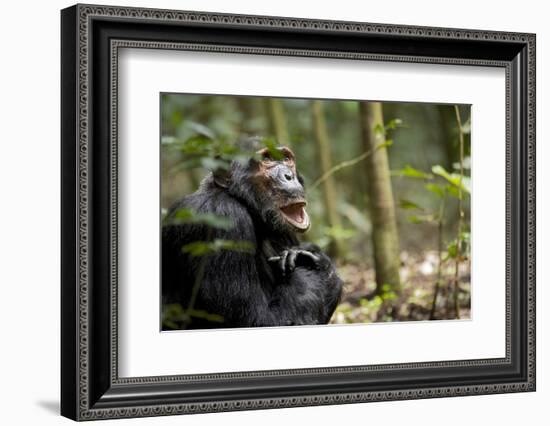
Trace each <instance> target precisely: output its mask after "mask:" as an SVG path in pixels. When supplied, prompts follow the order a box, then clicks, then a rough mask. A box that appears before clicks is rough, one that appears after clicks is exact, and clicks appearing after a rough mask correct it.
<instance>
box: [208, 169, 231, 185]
mask: <svg viewBox="0 0 550 426" xmlns="http://www.w3.org/2000/svg"><path fill="white" fill-rule="evenodd" d="M212 176H213V177H214V182H215V183H216V185H218V186H219V187H220V188H227V187H228V186H229V184H230V183H231V171H230V170H225V169H222V168H221V167H218V168H217V169H216V170H214V171H213V172H212Z"/></svg>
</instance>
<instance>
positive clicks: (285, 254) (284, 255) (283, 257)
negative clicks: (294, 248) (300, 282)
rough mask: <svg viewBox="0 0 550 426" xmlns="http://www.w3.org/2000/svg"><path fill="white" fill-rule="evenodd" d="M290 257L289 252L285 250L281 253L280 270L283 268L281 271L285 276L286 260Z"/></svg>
mask: <svg viewBox="0 0 550 426" xmlns="http://www.w3.org/2000/svg"><path fill="white" fill-rule="evenodd" d="M287 257H288V250H285V251H283V252H282V253H281V260H279V268H281V271H283V275H285V273H286V270H285V266H286V258H287Z"/></svg>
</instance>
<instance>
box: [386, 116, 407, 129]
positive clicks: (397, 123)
mask: <svg viewBox="0 0 550 426" xmlns="http://www.w3.org/2000/svg"><path fill="white" fill-rule="evenodd" d="M402 125H403V120H401V119H400V118H393V119H391V120H390V121H388V122H387V123H386V126H385V127H386V130H395V129H397V128H398V127H401V126H402Z"/></svg>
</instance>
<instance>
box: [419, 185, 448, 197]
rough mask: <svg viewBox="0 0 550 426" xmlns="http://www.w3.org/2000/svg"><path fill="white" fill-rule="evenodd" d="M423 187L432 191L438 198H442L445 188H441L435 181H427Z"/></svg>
mask: <svg viewBox="0 0 550 426" xmlns="http://www.w3.org/2000/svg"><path fill="white" fill-rule="evenodd" d="M424 188H426V189H427V190H428V191H430V192H433V193H434V194H435V195H437V196H438V197H440V198H443V197H444V196H445V188H443V187H442V186H441V185H438V184H437V183H427V184H426V185H424Z"/></svg>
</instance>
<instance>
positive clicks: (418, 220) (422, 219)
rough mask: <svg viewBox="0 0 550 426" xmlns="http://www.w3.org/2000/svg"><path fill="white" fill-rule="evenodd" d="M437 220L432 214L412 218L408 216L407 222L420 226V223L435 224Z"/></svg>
mask: <svg viewBox="0 0 550 426" xmlns="http://www.w3.org/2000/svg"><path fill="white" fill-rule="evenodd" d="M434 219H435V217H434V215H431V214H425V215H412V216H408V217H407V220H408V221H409V222H410V223H415V224H419V223H430V222H433V221H434Z"/></svg>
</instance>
